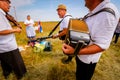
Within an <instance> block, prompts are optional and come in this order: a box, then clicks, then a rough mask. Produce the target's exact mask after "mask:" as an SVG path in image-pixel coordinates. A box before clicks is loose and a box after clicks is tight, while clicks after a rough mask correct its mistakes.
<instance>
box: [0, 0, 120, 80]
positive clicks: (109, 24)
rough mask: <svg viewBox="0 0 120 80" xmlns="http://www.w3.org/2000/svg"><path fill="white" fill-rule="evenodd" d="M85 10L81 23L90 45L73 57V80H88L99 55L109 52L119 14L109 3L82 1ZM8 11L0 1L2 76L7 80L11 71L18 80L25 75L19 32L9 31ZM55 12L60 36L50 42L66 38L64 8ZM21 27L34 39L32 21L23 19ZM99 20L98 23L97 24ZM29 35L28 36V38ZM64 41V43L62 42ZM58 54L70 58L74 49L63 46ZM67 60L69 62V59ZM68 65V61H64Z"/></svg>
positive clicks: (7, 4)
mask: <svg viewBox="0 0 120 80" xmlns="http://www.w3.org/2000/svg"><path fill="white" fill-rule="evenodd" d="M84 1H85V7H87V8H88V9H89V13H88V14H87V15H86V16H85V17H86V18H84V21H85V22H86V23H87V25H88V28H89V32H90V37H91V40H90V43H89V45H88V46H87V47H85V48H82V49H80V50H79V53H78V54H77V56H76V58H75V59H76V80H91V78H92V76H93V74H94V70H95V67H96V64H97V63H98V61H99V59H100V56H101V55H102V51H104V50H106V49H108V48H109V46H110V43H111V41H112V37H113V34H114V31H115V29H116V26H117V24H118V21H119V18H120V16H119V15H120V14H119V12H118V10H117V8H116V6H115V5H114V4H112V3H111V2H110V0H84ZM104 8H110V10H111V11H112V12H108V11H104V12H100V13H98V14H96V15H94V16H91V15H93V14H94V13H96V12H98V11H100V10H102V9H104ZM9 9H10V0H0V27H1V28H0V61H1V67H2V70H3V75H4V76H5V78H6V79H7V77H8V76H9V74H10V73H11V72H12V71H14V73H15V74H16V77H17V79H18V80H19V79H21V78H22V77H23V76H24V74H25V73H26V72H27V70H26V67H25V65H24V62H23V60H22V57H21V55H20V52H19V50H18V48H17V43H16V40H15V35H14V33H20V32H21V31H22V30H21V29H20V28H15V29H13V28H12V27H11V25H10V24H9V21H8V20H7V18H6V13H7V12H9ZM57 12H58V15H59V17H60V18H62V19H63V20H62V22H61V23H60V32H59V34H57V35H53V37H52V38H53V39H55V38H58V37H59V38H60V37H62V36H64V35H66V31H67V29H68V23H69V20H70V18H72V16H70V15H69V14H68V13H67V8H66V6H65V5H63V4H61V5H59V6H58V8H57ZM27 19H28V20H26V21H25V25H26V26H28V27H27V28H26V30H29V31H26V32H27V37H28V38H30V39H32V38H34V37H35V32H34V31H32V30H31V29H33V27H31V26H33V20H31V19H30V16H29V15H28V16H27ZM98 20H99V21H98ZM29 32H31V33H32V34H30V33H29ZM62 40H64V39H62ZM62 50H63V52H64V54H66V55H70V54H73V53H74V50H75V49H74V48H73V47H71V46H69V45H67V44H65V43H63V45H62ZM70 60H71V59H70ZM68 61H69V60H68Z"/></svg>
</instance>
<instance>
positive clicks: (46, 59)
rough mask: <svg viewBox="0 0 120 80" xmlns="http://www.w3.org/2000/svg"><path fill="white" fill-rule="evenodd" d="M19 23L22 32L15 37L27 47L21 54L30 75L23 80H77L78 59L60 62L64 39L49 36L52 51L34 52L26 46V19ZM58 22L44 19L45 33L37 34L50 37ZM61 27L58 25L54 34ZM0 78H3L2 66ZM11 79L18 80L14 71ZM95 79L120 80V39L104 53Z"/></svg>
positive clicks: (19, 43)
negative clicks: (76, 61) (65, 62)
mask: <svg viewBox="0 0 120 80" xmlns="http://www.w3.org/2000/svg"><path fill="white" fill-rule="evenodd" d="M20 24H21V25H22V32H21V33H20V34H16V39H17V43H18V47H23V48H24V50H22V51H21V55H22V57H23V60H24V63H25V65H26V68H27V74H26V75H25V76H24V77H23V79H22V80H75V69H76V64H75V59H74V58H73V60H72V62H71V63H69V64H63V63H62V62H61V59H62V58H64V57H67V56H66V55H64V54H63V52H62V50H61V46H62V42H61V41H60V40H59V39H47V41H49V42H51V44H52V51H50V52H43V51H41V52H39V53H35V52H33V48H32V47H25V46H26V45H27V40H28V39H27V38H26V34H25V26H24V24H23V22H21V23H20ZM56 24H57V22H42V28H43V32H42V33H39V32H38V31H36V33H37V37H44V36H47V35H48V34H49V32H50V31H51V30H52V29H53V28H54V26H55V25H56ZM36 25H37V24H36ZM58 30H59V28H58V29H57V30H56V31H55V32H54V34H56V33H57V32H58ZM0 80H4V77H3V75H2V70H1V67H0ZM8 80H16V78H15V75H14V73H12V74H11V75H10V76H9V79H8ZM92 80H120V40H119V42H118V43H117V44H114V43H111V46H110V48H109V49H108V50H106V51H104V52H103V55H102V56H101V59H100V61H99V63H98V64H97V67H96V69H95V72H94V75H93V78H92Z"/></svg>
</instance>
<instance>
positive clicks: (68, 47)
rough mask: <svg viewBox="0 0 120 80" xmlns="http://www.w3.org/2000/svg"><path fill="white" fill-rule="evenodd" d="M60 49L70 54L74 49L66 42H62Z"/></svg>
mask: <svg viewBox="0 0 120 80" xmlns="http://www.w3.org/2000/svg"><path fill="white" fill-rule="evenodd" d="M62 50H63V52H64V54H66V55H72V54H73V53H74V50H75V49H74V48H73V47H71V46H69V45H67V44H63V46H62Z"/></svg>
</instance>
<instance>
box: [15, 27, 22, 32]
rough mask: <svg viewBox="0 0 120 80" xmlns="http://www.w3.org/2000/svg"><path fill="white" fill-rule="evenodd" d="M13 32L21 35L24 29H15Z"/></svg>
mask: <svg viewBox="0 0 120 80" xmlns="http://www.w3.org/2000/svg"><path fill="white" fill-rule="evenodd" d="M13 31H14V32H15V33H20V32H21V31H22V29H20V28H15V29H13Z"/></svg>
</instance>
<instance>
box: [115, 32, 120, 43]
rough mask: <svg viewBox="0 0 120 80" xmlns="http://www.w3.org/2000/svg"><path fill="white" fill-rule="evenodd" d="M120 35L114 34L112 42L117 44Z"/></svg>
mask: <svg viewBox="0 0 120 80" xmlns="http://www.w3.org/2000/svg"><path fill="white" fill-rule="evenodd" d="M119 35H120V33H114V37H115V40H114V42H115V43H117V41H118V38H119Z"/></svg>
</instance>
